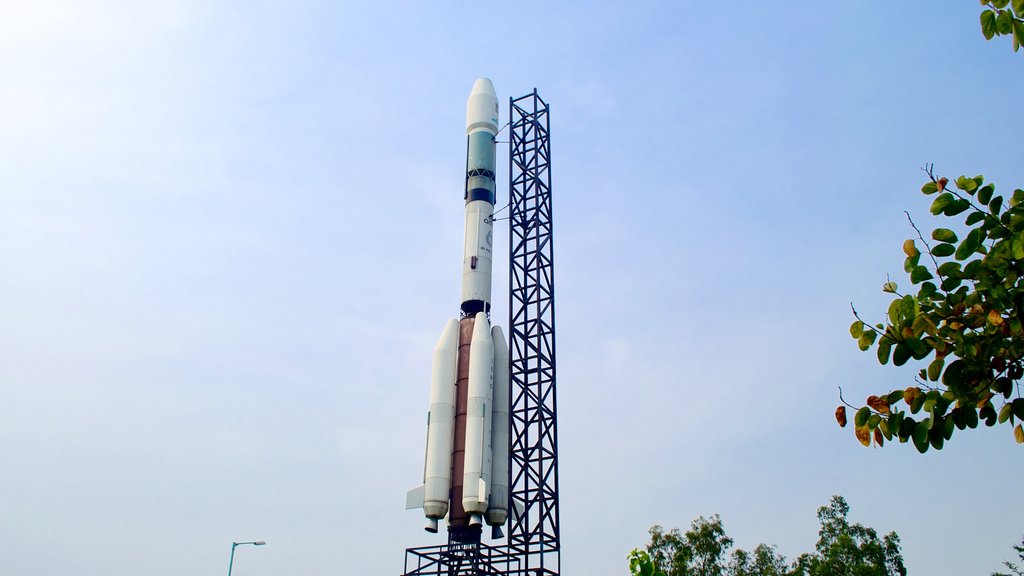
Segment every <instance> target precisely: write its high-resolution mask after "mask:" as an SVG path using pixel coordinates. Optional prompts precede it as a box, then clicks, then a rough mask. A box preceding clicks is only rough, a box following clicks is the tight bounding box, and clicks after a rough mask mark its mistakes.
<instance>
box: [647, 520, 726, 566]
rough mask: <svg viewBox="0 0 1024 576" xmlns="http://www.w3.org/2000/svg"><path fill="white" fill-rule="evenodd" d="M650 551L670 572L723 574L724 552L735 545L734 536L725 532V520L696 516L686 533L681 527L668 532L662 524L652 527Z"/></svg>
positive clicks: (654, 560) (653, 558)
mask: <svg viewBox="0 0 1024 576" xmlns="http://www.w3.org/2000/svg"><path fill="white" fill-rule="evenodd" d="M650 534H651V543H650V544H648V546H647V552H648V554H650V556H651V561H652V562H654V565H655V566H656V567H657V568H658V569H660V570H661V571H662V572H664V573H665V574H666V575H667V576H684V575H685V576H722V575H723V574H725V573H726V572H725V570H726V563H725V562H726V561H725V553H726V552H727V551H728V550H729V548H731V547H732V538H729V537H728V536H726V535H725V528H724V527H723V526H722V520H721V518H719V517H718V515H717V514H715V515H714V516H712V517H711V518H704V517H703V516H699V517H697V518H696V519H695V520H694V521H693V522H691V523H690V529H689V530H687V531H686V534H680V533H679V529H678V528H673V529H672V530H671V531H669V532H665V531H664V529H662V527H661V526H654V527H652V528H651V530H650Z"/></svg>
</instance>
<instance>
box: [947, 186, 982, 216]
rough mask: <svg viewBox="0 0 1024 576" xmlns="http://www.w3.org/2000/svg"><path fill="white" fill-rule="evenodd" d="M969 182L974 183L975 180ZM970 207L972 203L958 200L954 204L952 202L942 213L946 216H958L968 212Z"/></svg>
mask: <svg viewBox="0 0 1024 576" xmlns="http://www.w3.org/2000/svg"><path fill="white" fill-rule="evenodd" d="M968 182H971V183H973V182H974V180H968ZM970 207H971V203H970V202H968V201H967V200H959V199H957V200H954V201H953V202H950V203H949V204H948V205H947V206H946V208H945V209H943V210H942V213H943V214H945V215H946V216H956V215H957V214H960V213H961V212H963V211H964V210H967V209H968V208H970Z"/></svg>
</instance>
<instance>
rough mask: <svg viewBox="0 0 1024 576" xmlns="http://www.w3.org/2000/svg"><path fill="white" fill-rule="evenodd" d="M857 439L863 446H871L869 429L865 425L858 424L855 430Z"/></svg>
mask: <svg viewBox="0 0 1024 576" xmlns="http://www.w3.org/2000/svg"><path fill="white" fill-rule="evenodd" d="M856 434H857V440H860V443H861V444H863V445H864V446H871V430H868V427H867V426H858V427H857V430H856Z"/></svg>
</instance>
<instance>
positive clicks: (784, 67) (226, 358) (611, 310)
mask: <svg viewBox="0 0 1024 576" xmlns="http://www.w3.org/2000/svg"><path fill="white" fill-rule="evenodd" d="M551 4H554V3H551ZM978 11H979V7H978V5H977V4H976V3H974V2H961V3H955V4H954V3H952V2H947V3H942V4H941V6H936V3H931V2H924V1H921V0H917V1H909V2H900V3H886V4H884V5H882V4H880V3H875V2H867V1H852V0H851V1H846V2H835V3H830V4H828V5H823V4H822V3H820V2H806V1H794V2H787V3H785V4H784V5H783V4H782V3H776V4H775V5H770V4H768V3H764V2H745V1H741V2H735V3H730V4H721V3H708V2H634V3H631V4H629V5H628V7H624V6H623V5H619V4H612V3H593V2H587V3H583V2H579V3H571V2H564V3H558V4H557V5H548V3H543V2H521V3H517V4H515V5H501V6H491V5H482V4H481V3H469V2H434V3H414V2H391V3H344V2H299V3H275V2H247V3H241V2H235V3H231V2H178V3H166V4H161V3H142V2H129V1H124V2H90V1H78V2H72V1H66V2H61V1H47V0H42V1H38V2H32V3H28V2H20V3H14V2H11V3H5V4H4V5H3V7H2V10H0V350H3V352H2V353H0V455H2V459H3V465H2V466H0V509H2V510H3V514H2V520H0V573H4V574H34V575H43V576H48V575H58V574H66V573H72V572H73V573H76V574H82V575H93V574H95V575H108V574H123V573H128V572H130V571H131V572H140V571H141V572H145V573H147V574H152V575H154V576H160V575H164V574H167V575H170V574H180V573H190V574H207V573H209V574H216V573H220V572H222V571H223V570H224V569H225V568H226V564H227V560H228V558H227V557H228V553H229V550H230V544H231V542H232V541H237V540H250V539H265V540H266V541H267V542H268V546H266V547H264V548H260V549H253V548H244V549H240V550H239V552H238V557H237V558H236V562H235V570H236V573H237V574H253V575H269V574H280V573H288V574H309V575H315V574H354V573H359V574H397V573H399V572H400V571H401V569H402V560H403V551H404V549H405V548H406V547H409V546H415V545H426V544H431V543H435V542H440V539H438V538H436V537H430V536H429V535H427V534H425V533H424V532H423V531H422V530H421V524H422V522H421V519H420V517H419V516H418V514H417V513H416V512H407V511H405V510H404V509H403V505H404V496H405V491H406V490H407V489H409V488H411V487H413V486H414V485H415V484H417V482H418V481H419V476H420V474H421V472H422V457H423V454H422V448H423V441H424V429H423V421H424V412H425V411H426V408H427V406H426V404H427V398H428V389H427V388H428V378H429V369H430V367H429V362H430V352H431V349H432V347H433V344H434V342H435V340H436V338H437V336H438V334H439V333H440V331H441V329H442V327H443V326H444V323H445V321H446V319H447V318H449V317H451V316H453V315H455V314H456V313H457V310H458V304H459V302H458V294H459V267H460V262H461V244H462V220H463V212H462V210H463V208H462V201H461V198H462V191H461V186H462V182H463V180H462V179H463V175H462V173H461V171H462V170H463V169H464V154H465V136H464V114H465V99H466V96H467V95H468V92H469V89H470V87H471V85H472V82H473V80H474V79H475V78H477V77H479V76H488V77H490V78H492V79H493V81H494V84H495V87H496V88H497V90H498V92H499V98H500V99H501V101H502V104H503V106H504V103H505V100H506V99H507V97H509V96H519V95H521V94H524V93H527V92H529V91H531V90H532V89H533V88H534V87H536V88H538V89H539V91H540V93H541V95H542V96H543V97H544V98H545V99H546V100H547V101H549V102H550V103H551V106H552V112H551V114H552V116H551V122H552V147H553V152H552V154H553V161H554V165H553V180H554V194H555V196H554V199H555V200H554V202H555V206H554V207H555V218H556V222H555V230H556V238H555V247H556V262H557V266H558V268H557V286H556V293H557V314H558V330H559V332H558V359H559V409H560V420H559V425H560V428H559V433H560V449H561V452H560V457H561V469H560V472H561V488H562V494H561V496H562V500H561V503H562V508H561V513H562V530H563V547H564V550H563V555H562V563H563V572H564V573H566V574H592V575H595V576H604V575H608V576H611V575H616V574H624V573H626V571H627V566H626V563H625V556H626V554H627V552H628V551H629V549H631V548H633V547H635V546H640V545H643V544H644V543H645V542H646V539H647V533H646V530H647V528H648V527H650V526H651V525H652V524H656V523H658V524H663V525H665V526H667V527H671V526H680V527H685V526H686V525H688V523H689V522H690V520H691V519H692V518H693V517H695V516H697V515H710V514H713V513H719V514H721V516H722V519H723V521H724V523H725V526H726V529H727V531H728V533H729V534H730V535H731V536H733V537H734V538H735V539H736V544H737V545H738V546H740V547H744V548H748V549H749V548H752V547H754V546H756V545H757V544H758V543H760V542H767V543H770V544H776V545H778V549H779V552H781V553H783V554H785V555H786V556H787V557H790V558H792V557H793V556H796V555H797V554H799V553H801V552H804V551H807V550H810V549H811V548H812V547H813V545H814V542H815V540H816V538H817V535H816V532H817V521H816V518H815V510H816V508H817V507H818V506H820V505H822V504H824V503H826V502H827V500H828V498H829V497H830V496H831V495H832V494H842V495H844V496H845V497H846V498H847V500H848V501H849V503H850V505H851V508H852V512H851V517H852V519H853V520H855V521H859V522H863V523H865V524H867V525H870V526H873V527H875V528H876V529H878V530H880V531H883V532H887V531H889V530H896V531H897V532H898V533H899V534H900V536H901V538H902V539H903V551H904V556H905V558H906V561H907V565H908V568H909V569H910V572H911V574H935V575H940V576H941V575H944V574H950V575H953V574H988V573H989V572H990V571H992V570H994V569H996V568H998V567H999V565H1000V562H1001V561H1002V560H1004V559H1008V558H1010V555H1011V552H1012V550H1011V545H1012V544H1014V543H1019V541H1020V538H1021V535H1022V533H1024V522H1021V520H1020V518H1024V507H1022V504H1021V499H1020V498H1018V497H1017V492H1018V491H1019V489H1020V478H1021V475H1022V472H1024V467H1022V464H1021V457H1020V456H1021V452H1020V451H1021V447H1019V446H1017V445H1016V444H1014V443H1013V439H1012V436H1011V433H1010V430H1009V429H1008V428H998V429H995V430H979V431H976V432H974V433H971V434H962V435H958V436H956V437H954V440H953V441H952V442H951V443H949V444H948V445H947V447H946V449H944V450H943V451H942V452H940V453H932V452H929V453H928V454H926V455H919V454H917V453H916V451H914V450H913V448H912V447H910V446H901V445H896V446H892V447H887V448H885V449H882V450H877V449H865V448H862V447H861V446H860V445H859V444H858V443H857V442H856V441H855V439H854V438H853V435H852V432H851V431H849V430H840V429H839V428H838V427H836V425H835V423H834V420H833V419H832V412H833V409H834V407H835V405H836V404H837V386H842V387H843V390H844V393H845V394H846V396H847V398H849V399H852V400H854V401H857V400H860V399H862V398H863V397H865V396H867V395H868V394H871V393H875V392H877V391H879V390H883V389H884V390H888V389H891V388H897V387H899V388H902V387H905V386H907V385H908V383H909V382H910V381H911V378H912V376H911V375H912V373H913V371H914V369H913V368H911V367H907V369H906V370H903V371H901V370H897V369H893V368H892V367H880V366H878V365H877V364H876V363H875V361H874V358H873V355H870V354H863V353H860V352H859V351H858V350H857V348H856V346H855V344H854V342H853V341H852V340H851V339H850V338H849V335H848V333H847V327H848V326H849V324H850V322H851V321H852V318H851V315H850V310H849V305H850V302H851V301H852V302H854V303H855V304H856V305H857V307H858V309H859V310H860V311H861V312H862V313H863V314H864V315H865V316H866V317H869V318H881V316H882V314H883V312H884V310H885V308H886V306H887V299H886V297H885V296H886V295H885V294H882V293H881V291H880V289H879V288H880V286H881V284H882V283H883V282H884V281H885V277H886V274H891V275H892V276H893V278H894V279H898V280H899V279H902V256H901V251H900V245H901V244H902V241H903V240H904V239H905V238H908V237H910V235H911V234H912V230H910V229H909V227H908V226H907V223H906V219H905V216H904V215H903V211H904V210H908V211H910V212H911V213H912V214H914V215H915V219H916V221H917V222H918V224H919V225H921V226H922V227H926V226H933V227H934V224H933V222H932V220H931V219H930V216H928V214H927V206H928V202H929V201H928V199H926V198H924V197H923V196H922V195H921V194H920V193H919V192H918V189H919V187H920V185H921V183H922V182H923V178H924V176H923V174H922V173H921V171H920V167H921V166H922V165H923V164H925V163H928V162H933V163H934V164H935V166H936V169H937V170H938V171H939V172H940V173H942V174H946V175H948V176H950V177H955V176H956V175H959V174H961V173H967V174H970V175H973V174H977V173H982V174H985V175H986V176H987V177H988V178H989V179H990V180H992V181H994V182H996V183H997V185H998V186H999V187H1000V189H1001V190H1006V189H1012V188H1015V187H1020V186H1021V185H1022V182H1024V166H1022V164H1021V162H1020V154H1019V141H1020V140H1019V130H1017V128H1018V127H1019V122H1017V121H1016V120H1015V118H1016V115H1017V113H1016V109H1015V105H1016V104H1015V103H1016V101H1017V100H1019V95H1020V94H1022V93H1024V81H1022V75H1021V70H1022V68H1021V67H1022V66H1024V64H1022V62H1024V61H1022V60H1021V57H1020V56H1019V55H1014V54H1013V52H1012V50H1011V49H1010V46H1009V42H1008V41H993V42H988V43H986V42H985V41H984V39H983V38H982V36H981V33H980V31H979V28H978V23H977V14H978ZM515 18H520V20H516V19H515ZM997 40H998V39H997ZM1004 40H1005V39H1004ZM506 113H507V111H505V110H504V109H503V111H502V114H503V115H504V114H506ZM501 154H507V150H506V149H504V148H500V149H499V155H501ZM499 168H500V170H501V171H502V173H500V174H499V180H500V181H503V179H504V178H507V174H504V173H503V172H504V170H505V168H504V165H502V164H500V163H499ZM499 195H500V196H505V197H507V190H506V186H505V185H504V184H502V185H500V187H499ZM496 235H497V236H498V238H499V243H498V251H499V253H500V252H501V251H502V250H505V249H507V247H506V246H505V244H504V241H503V239H504V238H506V237H507V236H506V235H507V229H499V230H498V231H497V232H496ZM496 266H497V267H498V269H499V272H498V275H497V279H496V282H495V285H496V286H503V285H505V284H504V278H506V276H504V275H503V274H502V273H501V272H500V270H501V267H502V264H501V262H500V261H498V262H497V263H496ZM905 282H906V281H905V280H904V283H905ZM495 302H496V307H497V314H498V317H499V318H502V317H503V316H504V315H505V314H507V307H506V302H507V295H503V294H501V293H500V291H499V293H498V294H496V295H495Z"/></svg>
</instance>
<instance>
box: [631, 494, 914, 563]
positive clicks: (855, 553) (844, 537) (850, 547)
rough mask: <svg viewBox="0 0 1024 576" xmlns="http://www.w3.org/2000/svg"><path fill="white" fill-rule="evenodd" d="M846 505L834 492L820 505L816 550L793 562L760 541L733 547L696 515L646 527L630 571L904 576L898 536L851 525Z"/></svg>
mask: <svg viewBox="0 0 1024 576" xmlns="http://www.w3.org/2000/svg"><path fill="white" fill-rule="evenodd" d="M849 511H850V507H849V505H847V503H846V500H844V499H843V497H842V496H833V497H832V499H831V501H830V502H829V504H828V505H827V506H822V507H821V508H819V509H818V520H819V521H820V522H821V529H820V530H819V531H818V543H817V545H816V546H815V551H814V552H810V553H806V554H801V555H800V556H799V557H798V558H797V559H796V560H795V561H794V562H793V563H792V564H789V563H787V562H786V559H785V558H784V557H783V556H781V555H780V554H778V553H777V552H776V551H775V547H774V546H768V545H765V544H760V545H758V546H757V548H755V549H754V551H753V552H747V551H745V550H734V551H733V552H732V553H731V554H728V552H729V549H730V548H732V545H733V540H732V538H729V537H728V536H726V534H725V528H724V527H723V526H722V520H721V518H719V517H718V515H717V514H716V515H714V516H712V517H711V518H704V517H703V516H701V517H698V518H696V519H695V520H694V521H693V522H692V523H691V524H690V529H689V530H687V531H686V532H685V533H680V531H679V530H678V529H672V530H670V531H667V532H666V531H665V530H664V529H663V528H662V527H661V526H653V527H652V528H651V530H650V534H651V541H650V543H649V544H648V545H647V549H646V550H639V549H634V550H633V551H632V552H630V554H629V567H630V574H631V575H632V576H906V573H907V571H906V569H905V568H904V566H903V557H902V555H901V554H900V539H899V536H898V535H896V533H895V532H890V533H889V534H887V535H885V536H884V537H882V538H879V537H878V533H877V532H875V530H874V529H872V528H867V527H865V526H862V525H860V524H850V522H849V520H847V514H848V513H849Z"/></svg>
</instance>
